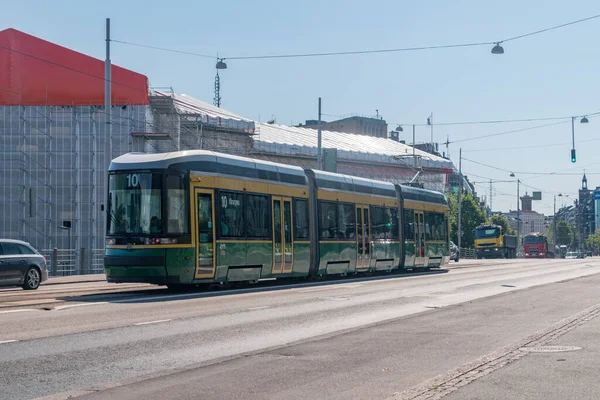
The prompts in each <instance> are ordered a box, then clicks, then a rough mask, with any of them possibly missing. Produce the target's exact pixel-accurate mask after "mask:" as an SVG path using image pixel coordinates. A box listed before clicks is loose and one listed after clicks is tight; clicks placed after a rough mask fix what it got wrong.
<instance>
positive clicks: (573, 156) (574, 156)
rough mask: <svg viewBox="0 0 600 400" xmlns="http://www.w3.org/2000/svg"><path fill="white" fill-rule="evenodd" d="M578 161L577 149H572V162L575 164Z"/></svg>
mask: <svg viewBox="0 0 600 400" xmlns="http://www.w3.org/2000/svg"><path fill="white" fill-rule="evenodd" d="M576 161H577V155H576V154H575V149H571V162H572V163H574V162H576Z"/></svg>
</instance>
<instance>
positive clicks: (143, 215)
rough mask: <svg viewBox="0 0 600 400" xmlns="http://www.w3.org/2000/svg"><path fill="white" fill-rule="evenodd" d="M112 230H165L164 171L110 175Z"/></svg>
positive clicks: (147, 231) (109, 201)
mask: <svg viewBox="0 0 600 400" xmlns="http://www.w3.org/2000/svg"><path fill="white" fill-rule="evenodd" d="M108 186H109V194H108V215H109V218H108V234H109V235H110V234H113V235H114V234H123V233H125V234H127V233H138V234H149V233H161V232H162V215H161V209H162V207H161V174H157V173H153V174H152V173H123V174H113V175H110V176H109V183H108Z"/></svg>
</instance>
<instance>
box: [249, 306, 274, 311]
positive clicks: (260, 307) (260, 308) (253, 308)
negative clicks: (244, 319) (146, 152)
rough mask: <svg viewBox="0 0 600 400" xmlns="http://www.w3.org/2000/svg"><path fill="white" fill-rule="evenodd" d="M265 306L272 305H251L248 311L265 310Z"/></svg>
mask: <svg viewBox="0 0 600 400" xmlns="http://www.w3.org/2000/svg"><path fill="white" fill-rule="evenodd" d="M265 308H271V306H259V307H250V308H249V309H248V311H253V310H264V309H265Z"/></svg>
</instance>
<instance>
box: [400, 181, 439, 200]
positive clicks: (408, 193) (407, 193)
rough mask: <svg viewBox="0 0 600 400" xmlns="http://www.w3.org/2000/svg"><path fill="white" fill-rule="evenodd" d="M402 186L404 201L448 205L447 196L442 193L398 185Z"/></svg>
mask: <svg viewBox="0 0 600 400" xmlns="http://www.w3.org/2000/svg"><path fill="white" fill-rule="evenodd" d="M398 186H400V190H401V192H402V198H403V199H404V200H413V201H424V202H427V203H435V204H444V205H446V204H448V201H447V200H446V196H444V195H443V194H442V193H440V192H436V191H433V190H427V189H421V188H415V187H412V186H405V185H398Z"/></svg>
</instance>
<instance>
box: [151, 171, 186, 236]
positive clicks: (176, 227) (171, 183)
mask: <svg viewBox="0 0 600 400" xmlns="http://www.w3.org/2000/svg"><path fill="white" fill-rule="evenodd" d="M188 200H189V196H188V195H187V190H186V185H185V179H184V177H183V176H177V175H169V176H167V216H168V226H167V228H168V232H169V233H177V234H186V233H190V229H189V226H190V224H189V223H188V215H189V201H188ZM150 225H151V226H150V230H152V229H153V226H152V221H150Z"/></svg>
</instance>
